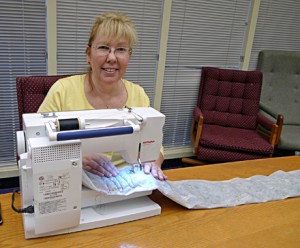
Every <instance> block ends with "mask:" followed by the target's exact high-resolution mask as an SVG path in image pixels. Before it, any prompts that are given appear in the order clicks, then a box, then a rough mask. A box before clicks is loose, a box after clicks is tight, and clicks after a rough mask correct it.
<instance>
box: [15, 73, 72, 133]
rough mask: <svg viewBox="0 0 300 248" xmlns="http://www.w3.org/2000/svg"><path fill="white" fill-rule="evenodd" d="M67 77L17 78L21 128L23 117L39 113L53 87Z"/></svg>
mask: <svg viewBox="0 0 300 248" xmlns="http://www.w3.org/2000/svg"><path fill="white" fill-rule="evenodd" d="M66 76H67V75H55V76H24V77H17V78H16V87H17V98H18V109H19V121H20V128H21V129H22V115H23V114H24V113H34V112H37V110H38V108H39V107H40V105H41V104H42V102H43V100H44V98H45V96H46V95H47V93H48V91H49V89H50V88H51V86H52V85H53V84H54V83H55V82H56V81H57V80H58V79H60V78H63V77H66Z"/></svg>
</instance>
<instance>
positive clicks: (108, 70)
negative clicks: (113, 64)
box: [103, 68, 117, 72]
mask: <svg viewBox="0 0 300 248" xmlns="http://www.w3.org/2000/svg"><path fill="white" fill-rule="evenodd" d="M103 70H104V71H106V72H115V71H116V70H117V69H115V68H103Z"/></svg>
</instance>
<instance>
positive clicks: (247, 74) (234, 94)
mask: <svg viewBox="0 0 300 248" xmlns="http://www.w3.org/2000/svg"><path fill="white" fill-rule="evenodd" d="M261 86H262V73H261V72H259V71H241V70H231V69H219V68H211V67H204V68H202V73H201V81H200V85H199V95H198V101H197V105H196V106H195V108H194V112H193V118H192V127H191V140H192V144H193V147H194V153H195V155H196V156H197V160H200V161H208V162H214V163H216V162H217V163H218V162H228V161H239V160H250V159H259V158H267V157H271V156H272V155H273V152H274V146H275V145H276V141H277V135H278V125H277V123H276V122H273V121H271V120H269V119H268V118H266V117H265V116H263V115H261V114H260V113H259V101H260V94H261ZM258 126H262V127H263V128H264V129H265V130H268V132H267V133H266V134H263V135H262V136H261V135H260V134H259V132H258ZM197 160H196V161H195V160H193V159H189V158H187V159H186V158H185V159H183V162H185V163H192V164H197Z"/></svg>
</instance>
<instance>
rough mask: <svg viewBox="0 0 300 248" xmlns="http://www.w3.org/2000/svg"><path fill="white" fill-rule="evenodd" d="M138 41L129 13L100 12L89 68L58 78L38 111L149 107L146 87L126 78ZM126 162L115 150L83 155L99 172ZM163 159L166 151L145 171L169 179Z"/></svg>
mask: <svg viewBox="0 0 300 248" xmlns="http://www.w3.org/2000/svg"><path fill="white" fill-rule="evenodd" d="M136 42H137V37H136V31H135V27H134V25H133V23H132V22H131V20H130V19H129V18H128V17H127V16H125V15H123V14H121V13H114V12H112V13H105V14H103V15H101V16H99V17H98V18H97V19H96V22H95V24H94V26H93V27H92V30H91V33H90V38H89V41H88V45H87V48H86V61H87V63H88V64H89V65H90V68H89V72H88V73H87V74H84V75H74V76H71V77H67V78H63V79H60V80H58V81H57V82H56V83H55V84H54V85H53V86H52V88H51V89H50V91H49V92H48V94H47V96H46V98H45V100H44V102H43V103H42V105H41V106H40V108H39V110H38V111H39V112H55V111H68V110H87V109H105V108H122V107H124V106H129V107H149V106H150V101H149V98H148V96H147V95H146V93H145V91H144V89H143V88H142V87H141V86H139V85H137V84H134V83H132V82H129V81H127V80H125V79H123V76H124V74H125V72H126V70H127V66H128V62H129V59H130V57H131V54H132V48H133V46H134V45H135V44H136ZM111 161H112V162H111ZM124 162H125V161H124V160H123V159H122V158H121V156H120V155H119V153H116V152H112V153H107V154H98V153H97V154H84V155H83V168H84V169H85V170H87V171H89V172H92V173H94V174H97V175H99V176H106V177H111V176H116V175H117V174H118V169H117V168H116V166H118V165H120V164H122V163H124ZM162 162H163V154H162V153H160V154H159V158H158V159H157V160H156V161H155V162H151V163H145V164H144V165H143V168H144V172H145V173H146V174H149V173H151V174H152V175H153V176H154V177H155V178H157V179H159V180H166V179H167V177H166V175H164V173H163V171H162V170H161V165H162Z"/></svg>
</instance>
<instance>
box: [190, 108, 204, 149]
mask: <svg viewBox="0 0 300 248" xmlns="http://www.w3.org/2000/svg"><path fill="white" fill-rule="evenodd" d="M202 127H203V114H202V111H201V109H200V108H199V107H198V106H196V107H195V108H194V112H193V119H192V127H191V141H192V144H193V146H194V153H197V150H198V147H199V143H200V137H201V133H202Z"/></svg>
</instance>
